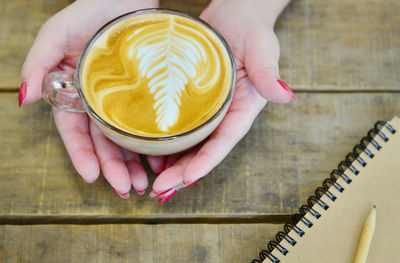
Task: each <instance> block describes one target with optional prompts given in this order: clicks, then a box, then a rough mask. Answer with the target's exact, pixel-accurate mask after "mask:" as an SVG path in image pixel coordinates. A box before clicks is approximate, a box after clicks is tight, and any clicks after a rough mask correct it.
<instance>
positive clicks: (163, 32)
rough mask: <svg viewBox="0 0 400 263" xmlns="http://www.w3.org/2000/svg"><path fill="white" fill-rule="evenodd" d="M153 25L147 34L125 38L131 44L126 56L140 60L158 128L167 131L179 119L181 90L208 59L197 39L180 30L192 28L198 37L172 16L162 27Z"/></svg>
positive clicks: (136, 33) (141, 73)
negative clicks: (152, 101) (151, 97)
mask: <svg viewBox="0 0 400 263" xmlns="http://www.w3.org/2000/svg"><path fill="white" fill-rule="evenodd" d="M149 27H152V25H149ZM153 27H154V30H153V31H152V33H151V34H148V35H147V36H146V37H136V36H135V35H140V34H139V33H140V32H139V31H140V30H138V31H137V32H135V33H133V34H132V35H131V36H130V37H129V38H128V39H127V41H129V42H130V45H131V48H130V50H129V56H130V57H133V56H134V57H135V58H136V59H137V60H138V61H139V71H140V75H141V77H142V78H147V80H148V88H149V91H150V93H151V94H153V98H154V105H153V108H154V110H155V112H156V124H157V127H158V129H160V130H161V131H168V130H169V128H170V127H172V126H173V125H175V124H176V123H177V121H178V117H179V113H180V106H181V96H182V92H183V91H184V90H185V89H186V86H187V84H188V82H189V81H190V79H193V78H195V77H196V76H197V74H198V72H197V69H196V66H197V65H198V64H200V63H206V62H207V59H206V55H205V51H204V48H203V47H202V45H201V43H199V40H198V39H195V38H193V37H192V36H191V35H188V34H184V33H182V32H180V31H182V30H191V31H192V32H191V33H192V34H193V35H194V36H196V37H197V38H201V36H200V34H199V33H197V32H196V31H195V30H193V29H191V28H189V27H185V26H183V25H180V24H177V23H174V20H173V19H170V20H169V23H168V24H167V26H165V27H161V28H160V27H157V26H153ZM197 83H198V81H197Z"/></svg>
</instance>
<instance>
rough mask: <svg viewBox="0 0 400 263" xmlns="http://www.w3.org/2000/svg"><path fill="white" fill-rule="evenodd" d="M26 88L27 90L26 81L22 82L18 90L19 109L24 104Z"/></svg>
mask: <svg viewBox="0 0 400 263" xmlns="http://www.w3.org/2000/svg"><path fill="white" fill-rule="evenodd" d="M26 88H27V85H26V80H24V81H23V82H22V83H21V87H20V88H19V96H18V105H19V107H20V108H21V106H22V103H23V102H24V99H25V97H26Z"/></svg>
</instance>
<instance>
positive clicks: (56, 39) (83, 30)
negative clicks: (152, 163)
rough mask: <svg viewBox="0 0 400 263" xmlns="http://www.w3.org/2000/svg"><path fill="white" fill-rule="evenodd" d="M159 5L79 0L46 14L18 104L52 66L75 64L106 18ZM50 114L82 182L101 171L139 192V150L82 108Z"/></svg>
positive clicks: (28, 100)
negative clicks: (114, 137) (119, 141)
mask: <svg viewBox="0 0 400 263" xmlns="http://www.w3.org/2000/svg"><path fill="white" fill-rule="evenodd" d="M157 6H158V0H145V1H143V0H137V1H135V0H78V1H76V2H74V3H73V4H71V5H69V6H68V7H66V8H65V9H63V10H61V11H60V12H59V13H57V14H56V15H54V16H53V17H51V18H50V19H49V20H48V21H47V22H46V23H45V24H44V25H43V26H42V27H41V29H40V31H39V33H38V35H37V37H36V40H35V42H34V44H33V46H32V48H31V50H30V51H29V53H28V55H27V57H26V60H25V63H24V65H23V68H22V79H23V82H22V85H21V89H20V95H19V104H20V106H21V105H27V104H32V103H34V102H36V101H37V100H39V99H40V97H41V88H42V82H43V79H44V78H45V77H46V76H47V75H48V73H50V72H52V71H54V70H57V69H58V70H71V71H74V70H75V65H76V63H77V61H78V58H79V55H80V53H81V52H82V50H83V48H84V46H85V45H86V43H87V42H88V40H89V38H90V37H91V36H92V35H93V34H94V33H95V32H96V31H97V30H98V29H99V28H100V27H101V26H102V25H103V24H105V23H106V22H108V21H110V20H111V19H113V18H115V17H117V16H119V15H122V14H124V13H127V12H131V11H134V10H137V9H143V8H153V7H157ZM54 119H55V122H56V125H57V128H58V131H59V133H60V135H61V138H62V140H63V141H64V144H65V147H66V148H67V151H68V153H69V156H70V157H71V160H72V163H73V165H74V167H75V169H76V170H77V172H78V173H79V174H80V175H81V176H82V178H83V180H84V181H85V182H88V183H91V182H94V181H95V180H96V179H97V177H98V176H99V173H100V167H101V170H102V173H103V175H104V177H105V178H106V179H107V180H108V182H109V183H110V184H111V186H112V187H113V188H114V190H115V191H116V192H117V194H118V195H119V196H120V197H122V198H128V197H129V191H130V188H131V185H132V186H133V188H134V189H135V190H136V192H137V193H138V194H143V193H144V190H145V189H146V188H147V186H148V180H147V176H146V173H145V171H144V169H143V167H142V166H141V164H140V160H139V156H138V154H136V153H133V152H130V151H127V150H125V149H122V148H120V147H119V146H117V145H116V144H114V143H113V142H111V141H110V140H109V139H107V138H106V137H105V136H104V135H103V134H102V133H101V132H100V130H99V129H98V128H97V126H96V125H94V124H93V123H92V122H91V121H90V120H89V118H88V116H87V114H86V113H71V112H66V111H63V110H60V109H57V108H54Z"/></svg>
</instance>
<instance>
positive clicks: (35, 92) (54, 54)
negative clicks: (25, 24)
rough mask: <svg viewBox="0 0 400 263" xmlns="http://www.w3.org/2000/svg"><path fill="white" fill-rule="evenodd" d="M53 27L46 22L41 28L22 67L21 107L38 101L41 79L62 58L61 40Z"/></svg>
mask: <svg viewBox="0 0 400 263" xmlns="http://www.w3.org/2000/svg"><path fill="white" fill-rule="evenodd" d="M49 21H50V20H49ZM53 25H54V24H51V23H49V22H47V23H45V24H44V25H43V26H42V27H41V29H40V30H39V33H38V35H37V37H36V39H35V41H34V43H33V45H32V47H31V49H30V50H29V53H28V55H27V57H26V59H25V62H24V64H23V66H22V72H21V78H22V80H23V84H22V85H21V96H22V95H23V97H20V104H21V105H27V104H32V103H34V102H36V101H37V100H39V99H40V97H41V94H42V83H43V79H44V78H45V76H46V75H47V74H48V73H49V72H50V71H52V70H53V69H54V68H56V67H57V65H58V63H59V62H60V61H61V60H62V59H63V58H64V52H63V50H62V43H63V40H62V39H63V38H62V36H61V35H60V34H59V33H58V32H59V30H55V29H54V26H53ZM23 89H24V90H23ZM22 93H23V94H22Z"/></svg>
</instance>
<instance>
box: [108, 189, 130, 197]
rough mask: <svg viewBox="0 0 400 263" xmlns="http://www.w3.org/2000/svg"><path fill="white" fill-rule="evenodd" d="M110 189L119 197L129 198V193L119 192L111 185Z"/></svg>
mask: <svg viewBox="0 0 400 263" xmlns="http://www.w3.org/2000/svg"><path fill="white" fill-rule="evenodd" d="M112 189H113V190H114V192H115V193H116V194H117V195H118V196H119V197H121V198H123V199H128V198H129V193H126V194H121V193H120V192H118V191H117V190H115V188H114V187H113V188H112Z"/></svg>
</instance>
